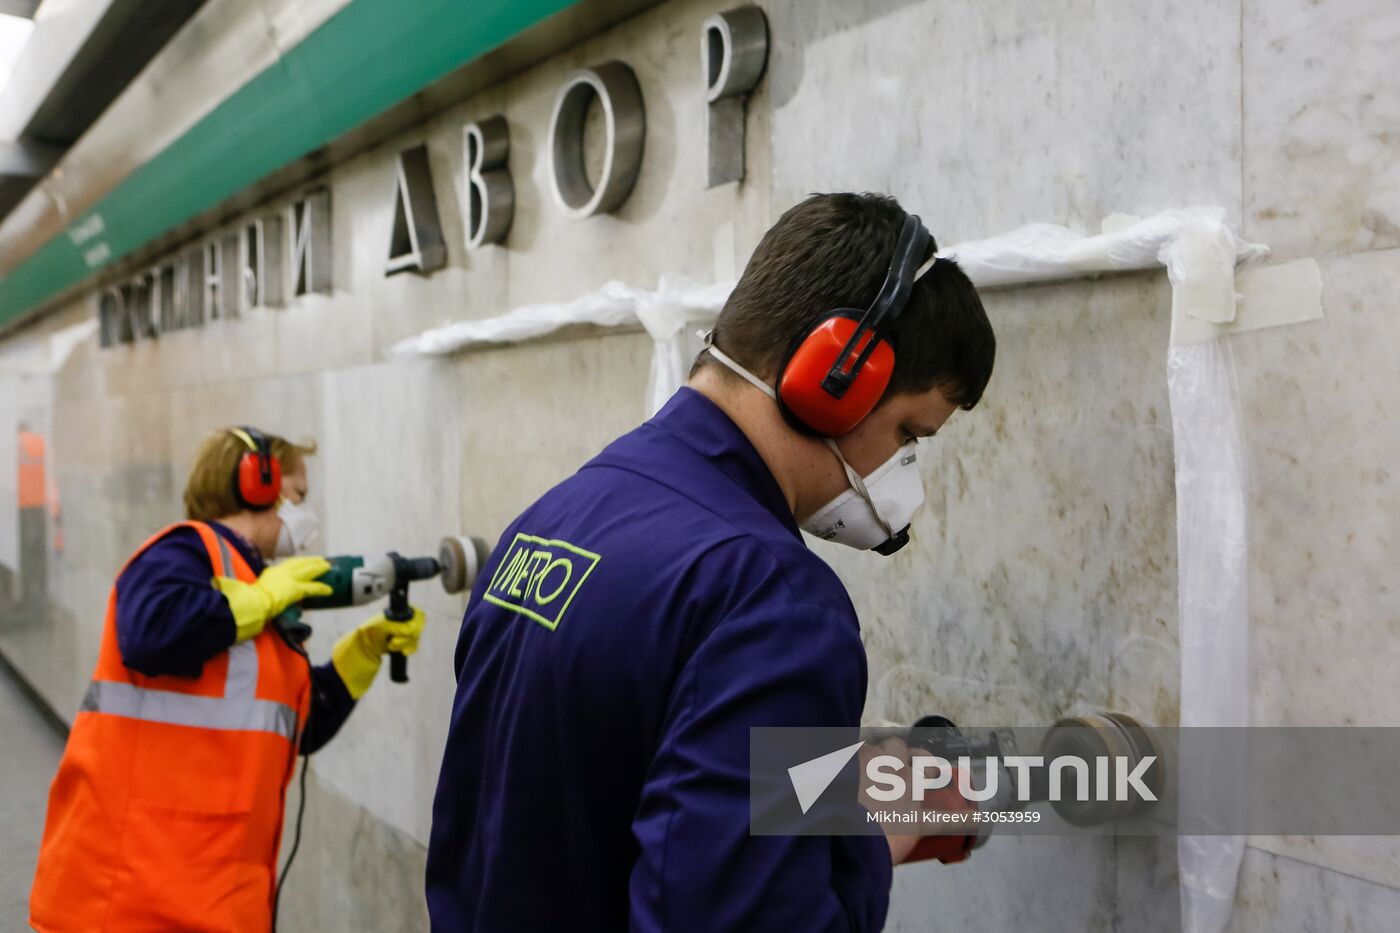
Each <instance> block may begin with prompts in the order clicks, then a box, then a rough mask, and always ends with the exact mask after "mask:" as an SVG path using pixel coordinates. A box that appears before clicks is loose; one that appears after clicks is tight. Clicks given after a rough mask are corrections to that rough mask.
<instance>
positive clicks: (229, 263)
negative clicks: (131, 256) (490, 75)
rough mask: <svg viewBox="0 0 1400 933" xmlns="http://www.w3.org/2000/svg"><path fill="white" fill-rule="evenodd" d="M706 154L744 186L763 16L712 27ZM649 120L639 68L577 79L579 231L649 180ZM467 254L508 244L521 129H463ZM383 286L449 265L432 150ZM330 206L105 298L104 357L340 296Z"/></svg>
mask: <svg viewBox="0 0 1400 933" xmlns="http://www.w3.org/2000/svg"><path fill="white" fill-rule="evenodd" d="M700 39H701V50H702V65H703V69H704V71H703V76H704V87H705V103H706V108H705V122H704V127H703V132H704V134H705V138H706V144H707V153H708V158H707V163H706V177H705V186H706V187H715V186H716V185H720V184H725V183H727V182H735V181H741V180H742V179H743V177H744V136H745V132H744V121H745V103H746V101H747V99H748V96H749V95H750V94H751V93H752V92H753V90H754V88H755V87H756V86H757V85H758V82H759V81H760V80H761V79H762V76H763V72H764V68H765V67H766V64H767V59H768V48H769V35H768V23H767V19H766V18H765V17H764V14H763V11H762V10H760V9H759V8H758V7H756V6H743V7H737V8H735V9H732V10H728V11H725V12H723V13H720V14H718V15H716V16H712V17H710V18H709V19H707V20H706V21H705V23H704V25H703V27H702V29H701V34H700ZM595 106H596V110H597V112H598V113H600V114H601V117H602V120H601V122H602V127H601V130H602V140H601V145H602V153H601V165H600V166H599V168H598V170H597V171H596V173H595V174H596V178H590V176H589V169H588V165H587V160H586V155H587V153H586V150H585V136H586V134H587V133H588V132H590V129H589V126H588V121H589V111H590V109H591V108H594V107H595ZM645 142H646V109H645V105H644V102H643V99H642V91H641V87H640V85H639V84H638V82H637V76H636V74H634V73H633V71H632V69H631V68H630V67H628V66H627V65H626V64H624V63H623V62H620V61H610V62H605V63H604V64H601V65H597V66H595V67H593V68H586V69H583V70H581V71H577V72H574V73H573V74H571V75H569V76H568V78H566V79H565V81H564V83H563V85H562V86H561V87H560V89H559V92H558V94H557V96H556V97H555V101H554V109H553V113H552V115H551V118H550V126H549V141H548V148H547V151H548V154H549V170H548V177H549V184H550V188H551V189H552V193H553V198H554V201H555V203H556V204H557V205H558V207H559V209H560V210H562V211H563V212H564V213H565V214H566V215H567V216H569V217H572V218H577V219H582V218H586V217H591V216H594V215H596V214H606V213H612V212H614V211H616V210H618V208H620V207H621V206H622V205H623V204H624V203H625V202H626V200H627V198H628V196H629V195H630V194H631V193H632V190H633V188H634V187H635V185H636V182H637V178H638V176H639V174H640V172H641V166H642V155H643V150H644V148H645ZM463 143H464V145H463V157H462V160H463V161H462V166H461V168H460V169H459V171H464V175H465V184H464V185H463V186H462V187H463V197H464V202H465V203H463V204H462V205H461V207H462V216H463V228H464V229H463V233H464V243H465V246H466V247H467V248H468V249H477V248H480V247H481V246H484V245H486V244H488V243H503V242H504V241H505V239H506V237H507V236H508V235H509V232H510V228H511V224H512V221H513V218H514V214H515V183H514V180H513V179H512V177H511V173H510V165H509V162H510V128H509V125H508V124H507V122H506V118H505V117H504V116H503V115H501V114H495V115H493V116H491V117H489V118H487V119H484V120H480V121H477V122H472V123H468V124H467V125H466V126H465V127H463ZM104 230H105V228H104V226H103V221H102V218H100V217H98V216H96V215H93V216H92V217H90V218H88V219H87V220H85V221H84V222H83V223H81V224H79V225H77V226H75V227H74V228H73V230H72V231H70V236H71V237H72V238H73V239H74V242H75V244H78V245H87V244H88V241H89V240H91V241H94V242H95V241H96V240H97V238H98V237H100V236H101V235H102V234H103V233H104ZM386 233H387V235H388V240H389V256H388V260H387V262H386V264H385V274H386V275H393V274H394V273H397V272H404V271H414V272H418V273H423V274H426V273H430V272H432V271H433V270H435V269H439V268H442V267H443V266H445V265H446V264H447V245H446V242H445V239H444V236H443V230H442V225H441V222H440V218H439V214H438V209H437V200H436V194H435V189H434V186H433V178H432V171H431V166H430V160H429V158H428V148H427V144H419V145H417V146H414V147H412V148H409V149H405V150H403V151H402V152H400V153H399V158H398V159H397V160H396V163H395V183H394V210H393V213H392V220H391V222H390V229H389V230H388V231H386ZM332 265H333V257H332V255H331V194H330V191H329V190H328V189H326V188H318V189H313V190H310V191H307V192H305V193H303V194H301V195H300V196H299V197H298V198H297V199H296V200H294V201H293V202H292V203H291V205H290V206H289V207H287V208H285V209H284V213H283V215H271V214H264V215H260V216H255V217H253V218H252V219H251V220H245V221H243V222H242V223H241V224H240V225H239V226H237V227H236V228H235V229H234V230H231V231H230V230H227V229H226V230H224V231H221V232H219V233H217V234H215V235H214V236H211V237H210V238H209V239H206V240H204V241H203V242H202V243H200V244H198V245H195V246H192V247H188V248H186V249H185V250H184V251H183V252H182V253H180V254H178V255H175V256H171V257H167V258H166V259H164V260H161V261H159V262H158V263H156V265H154V266H153V267H151V268H150V269H149V270H147V271H146V272H144V273H141V274H138V275H136V276H135V277H133V278H131V279H129V280H127V281H126V282H124V283H119V284H115V285H112V286H110V287H108V288H106V289H104V290H103V291H102V292H101V293H100V294H99V295H98V296H97V313H98V319H99V323H100V325H101V326H100V334H101V343H102V346H104V347H110V346H114V345H116V344H119V343H130V342H132V341H134V340H138V339H143V338H155V337H157V336H159V335H160V334H162V333H169V332H171V331H176V330H181V329H183V328H189V327H202V326H203V325H204V324H205V323H206V322H207V321H213V320H217V319H230V318H237V317H239V316H240V315H241V314H242V313H243V312H244V311H246V310H248V309H252V308H278V307H283V306H284V305H286V304H288V303H289V301H290V300H292V299H295V298H298V297H300V296H302V295H309V294H313V293H315V294H323V295H324V294H330V293H331V273H332Z"/></svg>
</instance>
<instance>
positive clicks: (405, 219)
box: [384, 144, 447, 275]
mask: <svg viewBox="0 0 1400 933" xmlns="http://www.w3.org/2000/svg"><path fill="white" fill-rule="evenodd" d="M445 265H447V246H446V244H444V243H443V240H442V224H441V223H440V222H439V221H438V209H437V196H436V195H435V194H434V193H433V173H432V171H431V170H430V169H429V166H428V147H427V146H425V145H421V144H420V145H417V146H414V147H413V148H412V149H405V150H403V151H402V152H400V153H399V161H398V170H397V172H396V173H395V176H394V226H393V229H392V231H391V232H390V235H389V261H388V262H387V263H385V265H384V274H385V275H393V274H394V273H395V272H432V271H433V270H434V269H441V268H442V267H443V266H445Z"/></svg>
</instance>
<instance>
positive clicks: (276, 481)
mask: <svg viewBox="0 0 1400 933" xmlns="http://www.w3.org/2000/svg"><path fill="white" fill-rule="evenodd" d="M229 433H230V434H232V435H233V436H234V437H236V438H238V439H239V440H240V441H242V442H243V443H244V444H246V445H247V447H248V450H247V452H246V453H244V454H243V456H241V457H239V458H238V465H237V466H236V467H234V469H233V497H234V499H236V500H237V501H238V504H239V505H241V506H243V507H244V508H246V509H252V510H253V511H254V512H262V511H265V510H267V509H270V508H272V507H273V506H275V505H276V504H277V500H278V499H279V498H280V497H281V495H282V464H281V463H279V462H278V460H277V458H276V457H274V456H273V455H272V445H271V444H269V443H268V440H267V437H266V435H264V434H263V433H262V432H261V431H259V430H258V429H257V428H250V427H246V426H245V427H241V428H230V429H229Z"/></svg>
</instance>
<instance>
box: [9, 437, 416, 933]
mask: <svg viewBox="0 0 1400 933" xmlns="http://www.w3.org/2000/svg"><path fill="white" fill-rule="evenodd" d="M310 452H312V448H309V447H300V446H297V445H293V444H290V443H288V442H287V441H285V440H283V439H281V438H279V437H273V436H269V435H263V434H261V433H259V432H258V431H256V430H254V429H252V428H233V429H229V430H227V431H221V432H218V433H216V434H214V435H211V436H210V437H209V438H208V439H206V440H205V442H204V443H203V445H202V446H201V447H200V449H199V452H198V454H197V456H196V459H195V463H194V467H193V469H192V470H191V472H190V477H189V482H188V484H187V486H186V489H185V511H186V514H187V515H188V518H189V520H188V521H185V522H181V523H179V524H176V525H172V526H170V527H169V528H166V529H165V530H164V531H161V532H159V533H157V534H156V535H155V536H154V537H152V538H151V539H150V540H149V541H147V542H146V543H145V544H143V545H142V546H141V547H140V548H138V549H137V551H136V553H135V554H133V555H132V556H131V558H130V559H128V561H127V563H126V566H125V567H123V569H122V571H121V573H120V574H119V575H118V576H117V580H116V584H115V586H114V587H113V588H112V594H111V596H110V598H109V600H108V604H107V620H106V624H105V627H104V629H103V632H102V644H101V648H100V651H99V654H98V659H97V667H96V669H95V670H94V671H93V675H92V683H91V684H89V686H88V690H87V694H86V696H85V697H84V698H83V702H82V706H81V708H80V710H79V712H78V715H77V716H76V717H75V719H74V721H73V728H72V731H71V732H70V733H69V736H68V745H67V748H66V749H65V751H64V754H63V760H62V762H61V763H60V764H59V768H58V774H57V776H56V777H55V778H54V782H53V786H52V788H51V789H50V792H49V808H48V817H47V822H46V825H45V828H44V839H43V843H42V845H41V848H40V852H39V864H38V869H37V872H36V875H35V879H34V888H33V891H32V892H31V894H30V900H29V909H30V921H29V922H30V923H31V924H32V925H33V926H34V928H35V929H36V930H39V931H41V933H58V931H63V933H69V931H84V933H86V931H94V930H111V931H117V930H133V931H134V930H142V931H151V930H179V931H203V930H208V931H240V933H241V931H250V933H251V931H257V933H266V931H267V930H269V929H270V928H271V927H272V923H273V910H274V900H275V896H276V890H275V888H276V868H277V851H278V845H279V843H280V839H281V828H282V817H283V806H284V802H285V793H286V788H287V783H288V781H289V780H290V778H291V776H292V771H293V769H294V767H295V764H296V756H297V753H298V751H300V752H302V753H307V754H309V753H310V752H313V751H315V750H316V749H318V748H320V747H321V746H322V745H324V744H325V743H326V742H327V741H329V740H330V738H331V737H332V736H334V735H335V733H336V731H337V730H338V729H339V728H340V726H341V724H342V723H344V721H345V719H346V717H347V716H349V714H350V711H351V710H352V709H353V708H354V705H355V701H356V700H358V699H359V698H360V697H361V696H363V695H364V693H365V691H366V690H368V689H369V686H370V684H371V682H372V681H373V680H374V677H375V675H376V673H377V672H378V670H379V666H380V662H381V660H382V658H383V656H384V654H385V653H387V652H389V651H401V652H403V653H405V654H409V653H412V652H413V651H414V650H415V649H416V648H417V645H418V637H419V634H420V633H421V632H422V628H423V615H422V613H421V612H418V611H417V610H415V611H414V615H413V618H412V619H411V620H410V621H407V622H391V621H388V620H386V619H385V618H384V617H383V616H382V615H380V616H376V617H374V618H373V619H371V620H369V621H368V622H366V623H365V624H363V625H361V626H360V627H359V628H357V629H355V630H354V631H352V632H350V633H349V634H348V635H346V636H345V637H344V638H342V639H341V640H340V641H339V642H337V643H336V645H335V647H334V649H333V650H332V652H331V661H330V663H329V664H325V665H320V666H313V665H312V664H311V662H310V661H309V660H308V659H307V656H306V653H305V652H304V651H303V650H302V647H301V645H300V644H299V643H298V642H297V641H296V640H295V639H294V638H292V637H291V636H290V635H289V634H288V629H287V628H285V627H284V626H283V625H282V624H280V620H279V618H278V617H279V616H280V615H281V613H282V612H283V610H285V609H286V608H287V607H288V606H291V605H293V604H295V603H298V602H300V601H301V600H302V599H305V598H307V597H309V596H319V595H326V594H328V593H329V592H330V589H329V587H327V586H326V585H325V584H322V583H317V582H315V580H316V578H317V577H319V576H321V575H322V574H323V573H325V572H326V571H327V570H328V569H329V566H330V565H329V564H328V563H327V562H326V561H325V559H324V558H320V557H310V556H305V555H302V556H291V555H293V554H295V553H296V552H298V551H304V550H307V549H308V547H309V545H310V544H311V543H312V541H314V531H315V522H314V517H313V516H312V514H311V513H310V512H309V510H308V509H307V508H306V506H305V503H304V499H305V496H306V468H305V463H304V461H303V457H304V456H305V455H306V454H308V453H310ZM280 556H286V557H287V559H286V560H283V561H281V562H280V563H276V564H272V565H271V566H267V565H266V563H265V562H266V560H267V559H269V558H272V557H280Z"/></svg>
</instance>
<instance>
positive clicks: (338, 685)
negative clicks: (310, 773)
mask: <svg viewBox="0 0 1400 933" xmlns="http://www.w3.org/2000/svg"><path fill="white" fill-rule="evenodd" d="M354 710H355V700H354V698H352V697H351V696H350V691H349V690H347V689H346V687H345V682H344V681H342V680H341V679H340V675H339V674H337V673H336V672H335V667H334V666H333V665H331V664H329V663H326V664H318V665H316V666H315V667H313V668H311V713H310V715H308V716H307V718H306V731H305V732H303V733H302V734H301V753H302V754H303V755H310V754H311V753H312V752H314V751H317V750H318V749H320V748H321V746H323V745H325V744H326V743H327V742H329V741H330V740H331V739H333V738H335V734H336V733H337V732H339V731H340V727H341V726H343V725H345V720H347V719H349V718H350V714H351V713H352V712H354Z"/></svg>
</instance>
